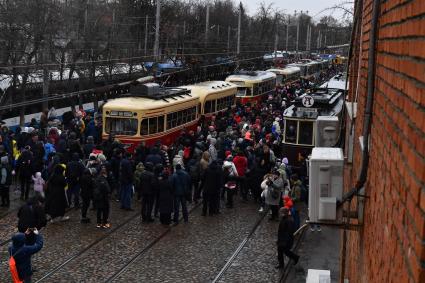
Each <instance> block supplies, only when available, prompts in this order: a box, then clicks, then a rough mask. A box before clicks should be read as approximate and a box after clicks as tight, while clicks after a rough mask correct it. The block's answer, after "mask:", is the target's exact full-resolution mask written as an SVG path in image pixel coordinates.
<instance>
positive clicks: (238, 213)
mask: <svg viewBox="0 0 425 283" xmlns="http://www.w3.org/2000/svg"><path fill="white" fill-rule="evenodd" d="M258 217H259V215H258V213H257V207H256V206H255V205H254V204H253V203H239V202H236V205H235V208H234V209H223V210H222V213H221V214H220V215H218V216H213V217H210V216H206V217H203V216H201V215H200V209H198V210H197V211H195V212H194V213H193V216H192V217H191V219H190V223H189V224H182V225H179V226H177V227H173V230H172V231H171V232H170V233H169V234H167V235H166V236H165V237H164V238H163V239H161V241H159V242H158V243H157V244H156V245H155V246H153V247H152V248H151V249H150V250H149V251H147V252H146V253H145V254H143V255H142V256H141V257H140V258H138V259H137V260H136V261H135V262H134V263H132V264H131V265H130V266H129V267H128V268H127V269H126V270H125V271H124V272H123V273H122V274H121V275H120V276H119V277H118V278H116V280H115V282H210V281H211V280H212V279H214V277H215V276H216V274H217V273H218V272H219V271H220V269H221V268H222V267H223V266H224V265H225V263H226V261H227V259H228V258H229V257H230V256H231V255H232V253H233V252H234V250H235V249H236V248H237V246H238V245H239V244H240V242H241V241H242V240H243V239H244V238H245V236H246V235H247V234H248V233H249V231H250V230H251V229H252V226H253V225H254V223H255V222H256V220H258Z"/></svg>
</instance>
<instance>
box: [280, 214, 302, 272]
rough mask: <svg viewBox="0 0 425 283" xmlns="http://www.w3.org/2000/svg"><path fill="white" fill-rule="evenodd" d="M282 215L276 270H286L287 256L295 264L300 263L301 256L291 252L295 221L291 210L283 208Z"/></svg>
mask: <svg viewBox="0 0 425 283" xmlns="http://www.w3.org/2000/svg"><path fill="white" fill-rule="evenodd" d="M280 214H281V215H282V219H281V220H280V223H279V229H278V232H277V260H278V262H279V264H278V265H277V266H276V268H279V269H281V268H284V266H285V263H284V257H283V255H286V256H287V257H289V258H290V259H292V260H293V261H294V264H297V263H298V260H299V258H300V257H299V256H298V255H296V254H295V253H293V252H292V251H291V248H292V246H293V244H294V233H295V228H294V221H293V220H292V217H291V216H290V214H289V209H288V208H287V207H282V208H281V209H280Z"/></svg>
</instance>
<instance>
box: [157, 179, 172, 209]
mask: <svg viewBox="0 0 425 283" xmlns="http://www.w3.org/2000/svg"><path fill="white" fill-rule="evenodd" d="M158 189H159V213H171V212H172V211H173V194H172V186H171V182H170V179H169V178H167V179H163V178H162V177H159V180H158Z"/></svg>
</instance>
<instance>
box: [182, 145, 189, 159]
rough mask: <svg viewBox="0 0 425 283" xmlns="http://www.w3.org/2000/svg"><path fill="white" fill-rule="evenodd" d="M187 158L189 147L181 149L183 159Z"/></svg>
mask: <svg viewBox="0 0 425 283" xmlns="http://www.w3.org/2000/svg"><path fill="white" fill-rule="evenodd" d="M189 157H190V147H188V146H185V148H184V149H183V158H184V159H189Z"/></svg>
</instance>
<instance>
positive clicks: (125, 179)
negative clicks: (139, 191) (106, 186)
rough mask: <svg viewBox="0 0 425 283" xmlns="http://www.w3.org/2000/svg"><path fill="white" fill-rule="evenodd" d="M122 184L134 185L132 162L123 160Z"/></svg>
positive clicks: (121, 169)
mask: <svg viewBox="0 0 425 283" xmlns="http://www.w3.org/2000/svg"><path fill="white" fill-rule="evenodd" d="M120 182H121V185H131V184H133V165H132V164H131V162H130V160H128V159H127V158H124V159H123V160H121V166H120Z"/></svg>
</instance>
